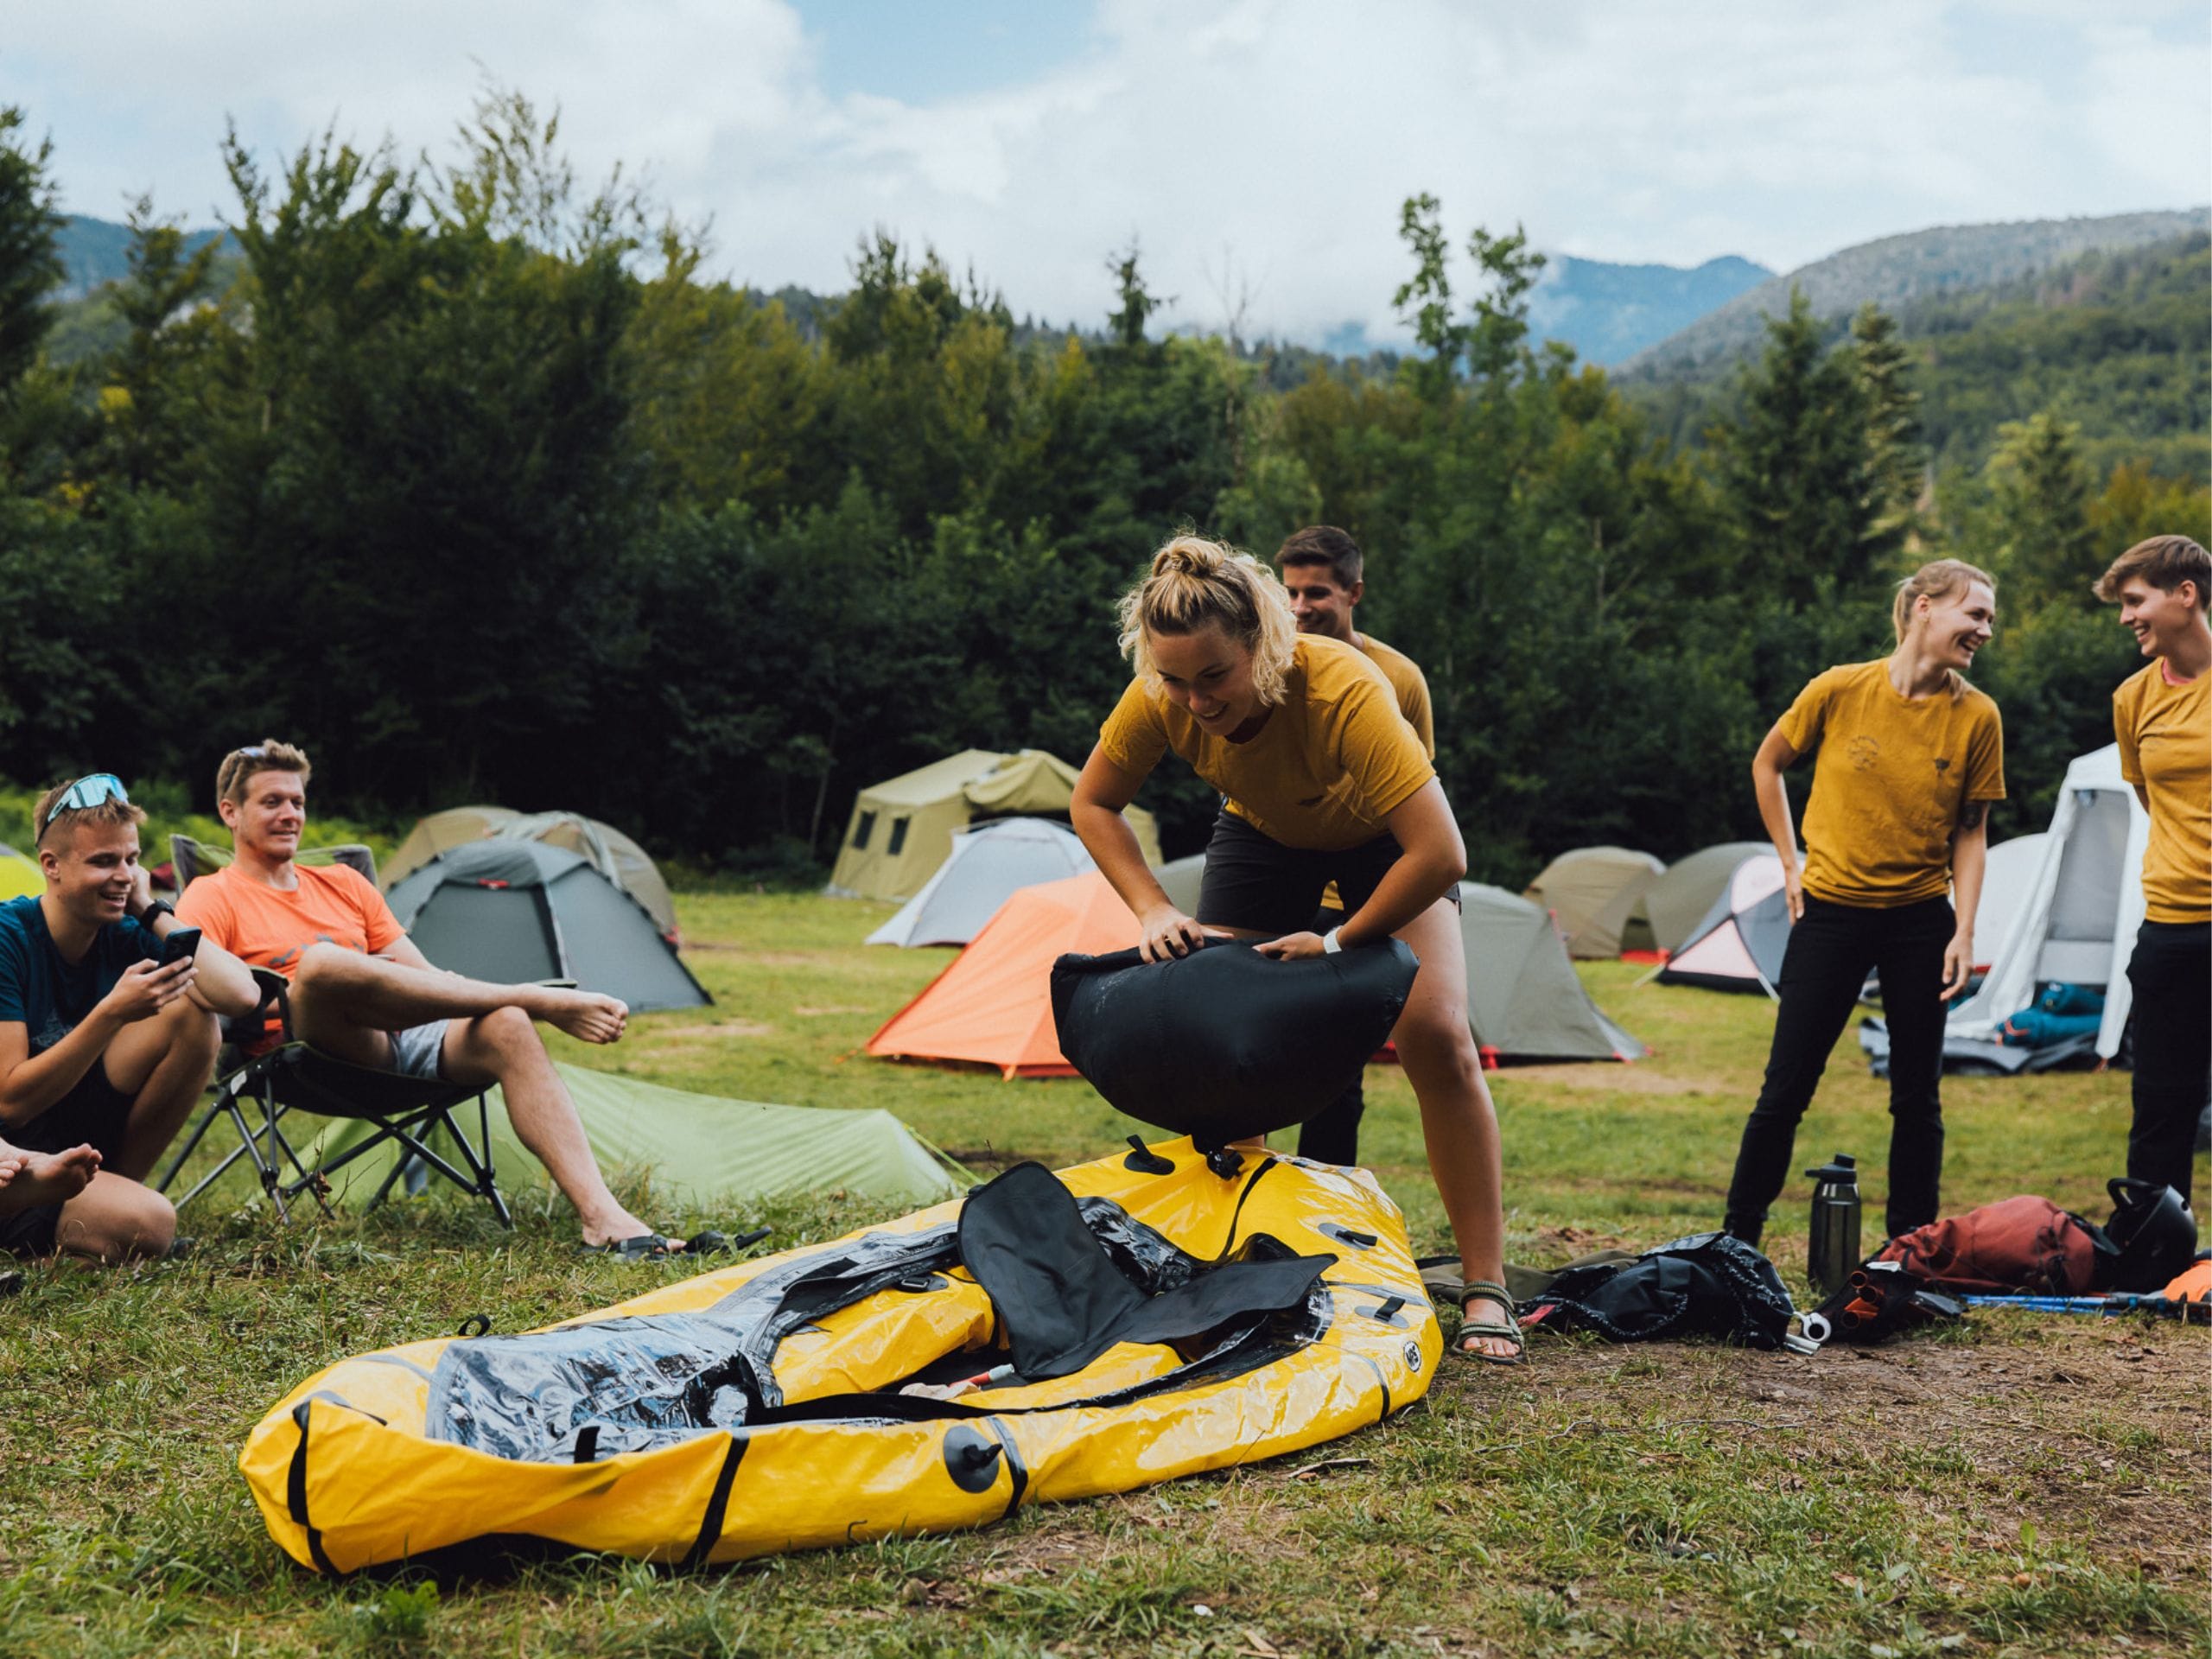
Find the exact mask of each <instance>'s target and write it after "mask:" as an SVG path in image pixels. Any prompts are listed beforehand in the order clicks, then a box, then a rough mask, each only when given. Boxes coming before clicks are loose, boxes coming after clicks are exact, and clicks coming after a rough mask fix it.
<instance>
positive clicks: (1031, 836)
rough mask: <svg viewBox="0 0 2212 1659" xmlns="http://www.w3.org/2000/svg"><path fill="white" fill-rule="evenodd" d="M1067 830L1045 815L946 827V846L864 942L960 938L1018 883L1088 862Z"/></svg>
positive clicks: (970, 934)
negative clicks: (946, 853)
mask: <svg viewBox="0 0 2212 1659" xmlns="http://www.w3.org/2000/svg"><path fill="white" fill-rule="evenodd" d="M1090 868H1093V866H1092V864H1091V861H1090V854H1089V853H1087V852H1085V851H1084V847H1083V842H1082V840H1081V838H1080V837H1078V836H1077V834H1076V833H1075V831H1074V830H1072V829H1069V828H1068V827H1067V826H1066V825H1065V824H1064V823H1052V821H1051V820H1050V819H1047V818H994V819H992V820H991V821H990V822H989V823H979V824H975V825H972V826H970V827H969V828H968V829H958V830H955V831H954V832H953V836H952V853H951V855H950V857H948V858H947V859H946V860H945V861H944V863H942V864H940V865H938V868H937V873H936V874H934V875H932V876H931V877H930V879H929V880H928V881H927V882H926V883H925V884H924V886H923V887H922V890H921V891H920V892H919V893H916V894H915V895H914V896H913V897H912V899H908V900H907V901H906V904H905V905H903V906H900V908H899V913H898V914H897V915H895V916H893V918H891V919H890V920H889V921H887V922H886V923H885V924H884V925H882V926H881V927H879V928H877V929H876V930H875V931H874V932H873V933H871V934H869V935H868V943H869V944H904V945H925V944H967V943H968V941H969V940H970V939H972V938H975V937H976V934H977V933H979V932H981V931H982V927H983V924H984V923H985V922H988V921H989V920H990V919H991V918H992V917H993V916H995V915H996V914H997V913H998V909H999V906H1001V905H1003V904H1004V903H1006V901H1007V897H1008V896H1009V895H1010V894H1012V893H1014V890H1015V889H1016V888H1018V887H1035V886H1036V885H1037V884H1038V883H1039V882H1040V881H1058V880H1062V879H1063V878H1065V877H1067V876H1071V875H1081V874H1083V873H1084V871H1085V870H1088V869H1090Z"/></svg>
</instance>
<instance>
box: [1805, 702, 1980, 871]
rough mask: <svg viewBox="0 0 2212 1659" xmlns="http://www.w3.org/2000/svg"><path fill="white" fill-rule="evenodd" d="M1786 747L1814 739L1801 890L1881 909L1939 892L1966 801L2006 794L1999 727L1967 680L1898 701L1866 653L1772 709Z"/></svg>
mask: <svg viewBox="0 0 2212 1659" xmlns="http://www.w3.org/2000/svg"><path fill="white" fill-rule="evenodd" d="M1781 729H1782V735H1783V740H1784V741H1786V742H1788V744H1789V747H1791V748H1793V749H1795V750H1796V751H1797V753H1800V754H1803V753H1806V752H1808V750H1810V749H1813V748H1815V747H1818V748H1819V750H1820V753H1819V755H1818V757H1817V758H1816V759H1815V760H1814V762H1813V798H1812V799H1811V800H1810V801H1809V802H1808V803H1807V804H1806V807H1805V891H1806V892H1808V893H1811V894H1812V895H1813V896H1814V897H1815V898H1816V899H1827V900H1828V901H1829V902H1830V903H1832V904H1839V905H1857V906H1861V907H1862V908H1866V909H1872V910H1885V909H1888V908H1889V907H1890V906H1894V905H1910V904H1914V903H1916V902H1917V901H1918V900H1920V899H1940V898H1942V896H1943V894H1944V893H1945V891H1946V890H1947V889H1948V887H1950V885H1951V836H1953V834H1954V833H1955V832H1956V830H1957V829H1958V824H1959V814H1960V812H1961V810H1963V809H1964V807H1965V805H1966V804H1967V802H1969V801H2001V800H2003V799H2004V798H2005V729H2004V723H2003V721H2001V720H1999V717H1998V713H1997V705H1996V703H1994V702H1992V701H1991V700H1990V697H1989V696H1988V694H1987V693H1986V692H1983V691H1978V690H1975V689H1974V687H1972V686H1968V687H1967V689H1966V691H1965V693H1964V695H1962V696H1957V697H1954V696H1952V695H1951V694H1950V693H1949V692H1948V691H1938V692H1936V694H1935V695H1934V696H1927V697H1908V696H1903V695H1902V694H1901V693H1899V691H1898V690H1897V687H1896V686H1894V685H1892V684H1891V683H1890V665H1889V664H1888V662H1887V661H1886V660H1884V659H1881V658H1877V659H1876V660H1875V661H1873V662H1871V663H1852V664H1847V665H1845V666H1844V667H1841V668H1832V669H1830V670H1828V671H1827V673H1825V674H1821V675H1818V676H1816V677H1815V678H1814V680H1813V682H1812V683H1811V684H1809V685H1808V686H1807V687H1806V688H1805V689H1804V690H1802V691H1801V692H1799V693H1798V694H1797V701H1796V702H1793V703H1791V704H1790V705H1789V713H1787V714H1785V715H1783V717H1782V721H1781Z"/></svg>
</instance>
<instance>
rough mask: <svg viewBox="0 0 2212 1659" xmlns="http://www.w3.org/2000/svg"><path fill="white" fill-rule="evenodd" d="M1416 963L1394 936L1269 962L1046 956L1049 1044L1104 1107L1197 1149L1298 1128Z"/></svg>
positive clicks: (1233, 950)
mask: <svg viewBox="0 0 2212 1659" xmlns="http://www.w3.org/2000/svg"><path fill="white" fill-rule="evenodd" d="M1420 969H1421V963H1419V962H1418V961H1417V960H1416V959H1415V958H1414V953H1413V952H1412V951H1411V950H1408V949H1407V948H1406V946H1405V944H1403V943H1402V942H1401V941H1400V940H1397V939H1388V940H1385V941H1384V942H1383V943H1382V944H1370V945H1360V946H1356V947H1354V948H1352V949H1350V950H1340V951H1338V952H1337V953H1336V954H1335V955H1334V956H1325V957H1306V958H1305V959H1303V960H1301V961H1298V962H1277V961H1275V960H1274V958H1273V957H1263V956H1262V955H1261V954H1260V953H1259V952H1258V951H1257V950H1255V949H1254V948H1253V947H1252V946H1251V945H1250V944H1245V943H1242V942H1238V943H1234V944H1231V943H1226V942H1224V943H1219V944H1210V945H1208V946H1207V947H1206V948H1205V949H1204V950H1193V951H1192V953H1191V954H1190V955H1189V956H1187V957H1174V958H1170V959H1168V960H1166V961H1164V962H1154V963H1147V962H1145V961H1144V960H1143V959H1142V958H1141V957H1140V956H1139V955H1138V953H1137V952H1136V951H1135V950H1117V951H1115V952H1114V953H1112V954H1111V955H1109V956H1103V957H1081V956H1065V957H1061V958H1060V959H1059V960H1058V962H1056V963H1053V964H1052V1018H1053V1021H1054V1023H1055V1024H1056V1025H1057V1026H1058V1030H1059V1039H1060V1052H1061V1053H1062V1054H1064V1055H1065V1056H1066V1057H1067V1060H1068V1064H1069V1065H1072V1066H1074V1067H1075V1069H1076V1070H1077V1071H1080V1072H1082V1073H1083V1075H1084V1077H1087V1078H1089V1079H1090V1084H1091V1087H1093V1088H1094V1089H1096V1090H1098V1092H1099V1093H1100V1094H1102V1095H1103V1096H1105V1097H1106V1099H1107V1100H1108V1101H1109V1103H1111V1104H1112V1105H1113V1106H1114V1108H1115V1109H1116V1110H1117V1111H1122V1112H1126V1113H1128V1115H1129V1116H1131V1117H1134V1118H1135V1119H1137V1120H1138V1121H1139V1122H1144V1123H1152V1124H1156V1125H1158V1126H1159V1127H1160V1128H1164V1129H1172V1130H1173V1131H1175V1132H1176V1133H1178V1134H1179V1135H1189V1136H1190V1137H1191V1138H1192V1140H1193V1141H1196V1142H1197V1143H1198V1147H1200V1149H1201V1150H1207V1151H1211V1150H1212V1149H1214V1148H1216V1147H1221V1146H1224V1145H1226V1144H1227V1143H1228V1142H1230V1141H1238V1140H1243V1138H1245V1137H1246V1136H1248V1135H1265V1134H1267V1133H1268V1132H1269V1131H1270V1130H1274V1129H1281V1128H1289V1127H1290V1126H1291V1125H1292V1124H1294V1123H1302V1122H1305V1121H1306V1119H1307V1118H1308V1117H1310V1116H1313V1114H1314V1113H1315V1112H1318V1111H1319V1110H1320V1109H1322V1108H1323V1107H1325V1106H1326V1105H1328V1104H1329V1103H1330V1102H1332V1101H1333V1100H1335V1099H1336V1098H1337V1096H1338V1095H1340V1094H1342V1093H1343V1092H1344V1090H1346V1089H1347V1088H1349V1087H1350V1086H1351V1084H1353V1083H1354V1082H1355V1081H1356V1080H1357V1078H1358V1077H1359V1074H1360V1070H1361V1068H1362V1067H1363V1066H1364V1065H1366V1064H1367V1060H1368V1058H1369V1056H1370V1055H1372V1054H1373V1053H1374V1052H1375V1051H1376V1050H1377V1049H1378V1048H1380V1047H1382V1046H1383V1044H1384V1043H1385V1042H1386V1041H1388V1040H1389V1036H1390V1031H1391V1028H1392V1027H1395V1025H1396V1024H1397V1023H1398V1015H1399V1014H1401V1013H1402V1011H1403V1010H1404V1008H1405V1006H1406V998H1407V997H1408V995H1411V994H1412V991H1413V984H1414V975H1415V974H1416V973H1418V972H1419V971H1420Z"/></svg>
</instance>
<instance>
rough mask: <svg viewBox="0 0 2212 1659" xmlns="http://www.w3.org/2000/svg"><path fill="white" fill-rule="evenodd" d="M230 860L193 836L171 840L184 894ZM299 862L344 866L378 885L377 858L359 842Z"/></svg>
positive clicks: (316, 852)
mask: <svg viewBox="0 0 2212 1659" xmlns="http://www.w3.org/2000/svg"><path fill="white" fill-rule="evenodd" d="M230 861H231V855H230V854H228V853H226V852H225V851H224V850H223V849H221V848H219V847H210V846H209V845H208V844H207V842H204V841H194V839H193V838H192V837H191V836H170V837H169V863H170V865H171V867H172V868H174V869H175V873H176V890H177V891H178V892H179V893H182V892H183V891H184V890H185V889H186V888H187V887H190V886H191V885H192V884H193V882H194V881H195V880H198V879H199V878H200V877H201V876H203V875H206V874H208V873H209V872H210V871H213V870H219V869H221V868H223V866H225V865H226V864H227V863H229V862H230ZM298 861H299V862H300V863H302V864H308V865H323V866H328V865H332V864H343V865H345V866H346V868H348V869H350V870H353V871H355V872H357V873H358V874H361V875H363V876H365V877H366V878H367V879H368V883H369V885H370V886H371V887H374V886H376V884H377V855H375V854H374V853H372V852H371V851H370V850H369V849H367V848H365V847H364V846H362V845H361V844H360V843H359V842H350V841H349V842H346V843H345V844H344V845H342V846H338V847H315V848H310V849H308V851H306V852H303V853H302V854H301V855H299V860H298Z"/></svg>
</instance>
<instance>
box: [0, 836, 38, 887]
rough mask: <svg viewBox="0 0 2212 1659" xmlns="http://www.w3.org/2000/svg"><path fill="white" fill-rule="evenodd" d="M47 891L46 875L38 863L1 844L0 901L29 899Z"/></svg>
mask: <svg viewBox="0 0 2212 1659" xmlns="http://www.w3.org/2000/svg"><path fill="white" fill-rule="evenodd" d="M45 891H46V875H45V874H44V872H42V871H41V869H40V868H39V867H38V864H37V862H36V861H35V860H32V859H28V858H25V857H24V856H23V855H22V854H21V853H19V852H17V851H16V849H14V848H12V847H10V846H8V845H6V844H5V843H3V842H0V899H22V898H27V897H29V895H30V894H32V893H44V892H45Z"/></svg>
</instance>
